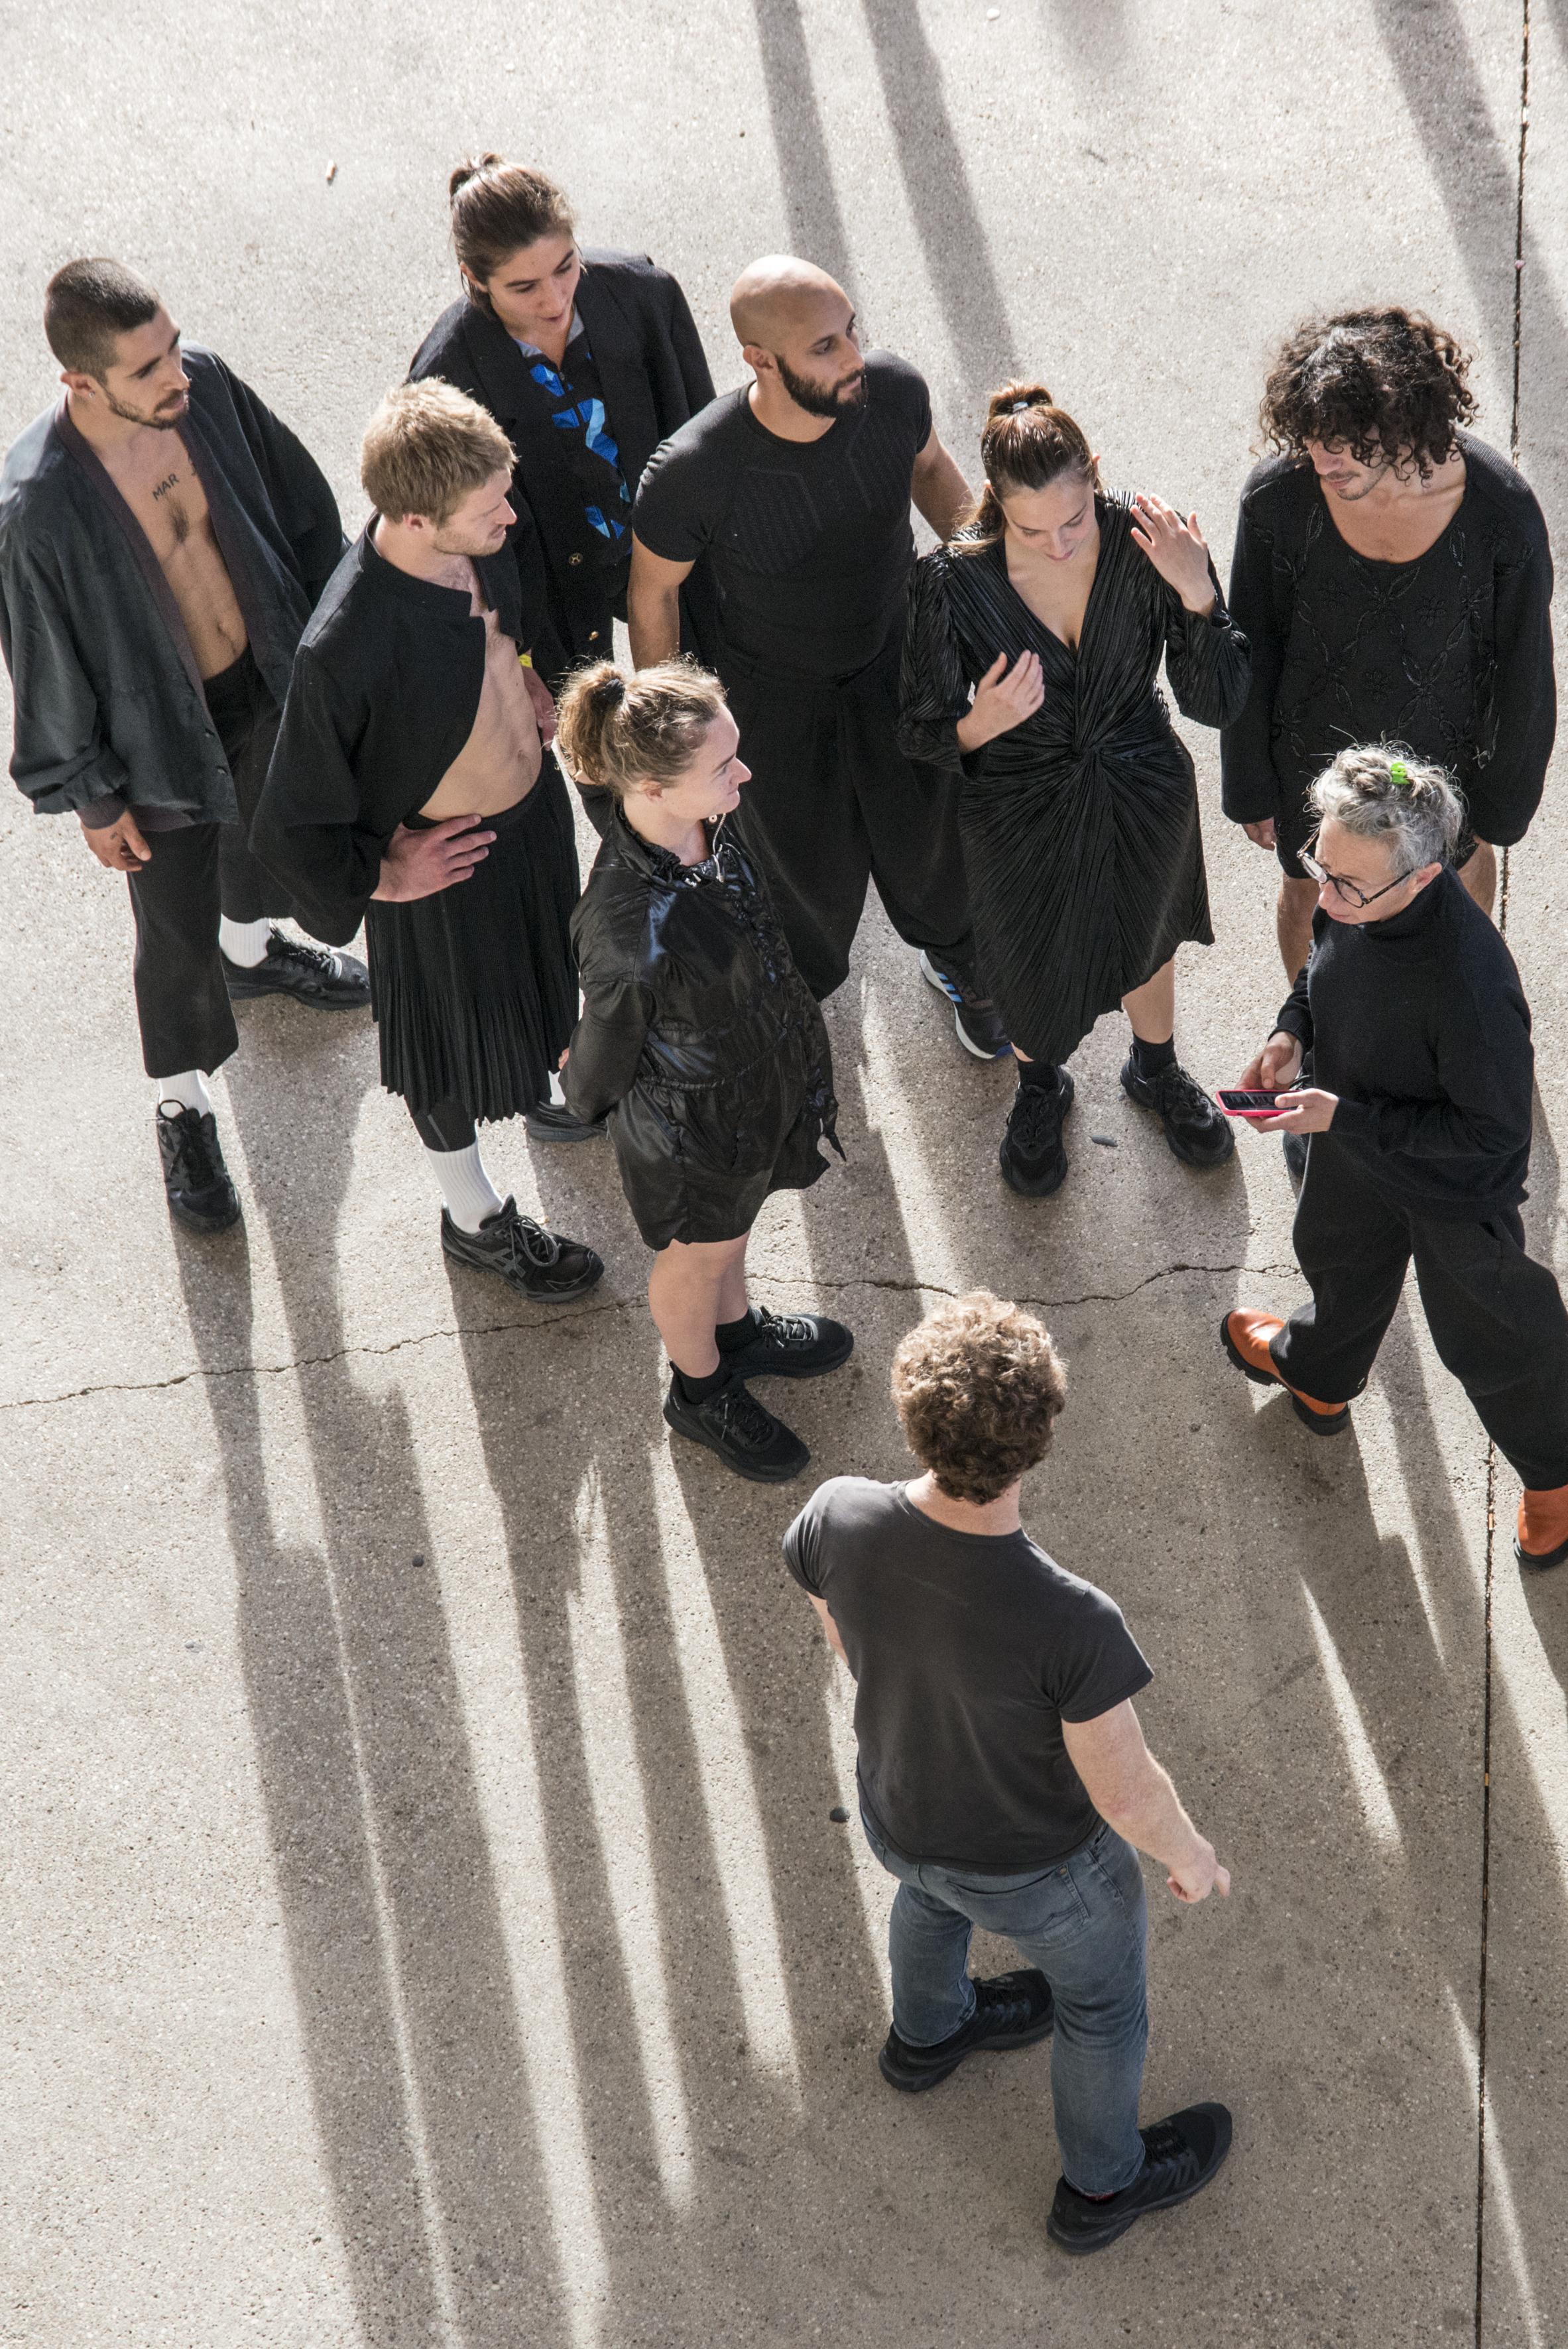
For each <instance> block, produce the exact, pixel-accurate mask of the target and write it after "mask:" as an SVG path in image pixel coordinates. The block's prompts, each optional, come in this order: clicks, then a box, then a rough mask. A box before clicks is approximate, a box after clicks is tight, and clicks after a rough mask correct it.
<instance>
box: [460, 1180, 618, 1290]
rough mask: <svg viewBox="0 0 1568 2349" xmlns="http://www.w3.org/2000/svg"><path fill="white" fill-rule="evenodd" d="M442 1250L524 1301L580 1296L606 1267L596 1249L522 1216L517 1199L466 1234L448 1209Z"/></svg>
mask: <svg viewBox="0 0 1568 2349" xmlns="http://www.w3.org/2000/svg"><path fill="white" fill-rule="evenodd" d="M441 1246H442V1247H444V1248H445V1249H446V1251H447V1254H448V1255H449V1257H452V1258H453V1259H454V1260H455V1261H456V1262H457V1263H459V1264H471V1265H472V1266H473V1267H474V1268H475V1269H476V1270H477V1271H480V1272H499V1273H500V1277H501V1278H502V1279H503V1280H504V1281H505V1282H506V1285H507V1287H508V1288H515V1289H516V1290H517V1292H518V1294H519V1296H521V1297H534V1298H541V1297H542V1298H548V1299H552V1300H559V1299H562V1298H563V1297H581V1296H582V1295H583V1291H584V1290H585V1289H589V1288H593V1284H594V1282H595V1281H596V1280H599V1279H601V1278H603V1271H604V1268H603V1264H602V1263H601V1262H600V1260H599V1258H598V1257H596V1256H595V1255H594V1253H593V1249H592V1248H591V1247H585V1246H584V1245H583V1241H581V1240H569V1239H566V1238H564V1237H562V1234H561V1233H560V1232H551V1231H546V1229H545V1227H544V1226H543V1225H542V1224H536V1223H534V1222H533V1221H532V1220H531V1217H530V1216H520V1215H519V1214H518V1212H517V1201H516V1200H515V1199H509V1200H508V1201H507V1203H506V1205H505V1206H504V1207H502V1208H501V1210H500V1214H499V1215H494V1216H486V1218H485V1220H484V1222H483V1223H482V1224H481V1225H480V1227H479V1229H478V1231H477V1232H465V1231H464V1229H463V1228H462V1226H461V1225H460V1224H454V1223H453V1221H452V1219H451V1217H450V1216H449V1214H448V1213H447V1210H446V1209H445V1207H443V1208H442V1209H441Z"/></svg>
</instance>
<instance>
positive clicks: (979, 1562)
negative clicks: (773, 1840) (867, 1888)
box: [784, 1476, 1153, 1876]
mask: <svg viewBox="0 0 1568 2349" xmlns="http://www.w3.org/2000/svg"><path fill="white" fill-rule="evenodd" d="M784 1557H785V1559H786V1561H787V1563H788V1565H789V1571H790V1573H791V1574H792V1575H793V1576H794V1577H795V1579H796V1581H797V1582H799V1584H800V1586H801V1588H803V1589H805V1590H809V1591H810V1593H811V1594H812V1596H813V1597H814V1598H817V1599H825V1600H826V1602H827V1606H828V1611H829V1613H830V1615H831V1616H832V1618H833V1620H834V1622H835V1623H836V1624H837V1625H838V1627H839V1637H840V1638H841V1640H842V1641H843V1643H844V1651H845V1653H846V1654H847V1655H848V1657H849V1660H850V1669H851V1671H852V1672H853V1673H854V1676H855V1736H856V1739H857V1741H858V1743H859V1746H860V1762H859V1771H858V1775H859V1779H860V1789H861V1801H862V1802H863V1803H864V1805H865V1807H866V1810H867V1812H868V1814H869V1816H870V1817H871V1819H872V1824H873V1825H874V1826H876V1827H877V1828H878V1829H879V1831H880V1832H881V1834H882V1837H883V1839H884V1840H885V1841H886V1842H887V1843H888V1844H890V1845H891V1846H892V1849H893V1850H894V1851H897V1852H901V1853H902V1854H903V1857H905V1858H906V1859H926V1860H933V1861H935V1862H936V1863H937V1864H939V1865H940V1866H943V1867H946V1868H975V1870H977V1871H979V1872H983V1873H985V1874H988V1875H995V1876H1009V1875H1016V1874H1019V1873H1021V1872H1022V1870H1024V1869H1025V1868H1047V1867H1049V1865H1050V1864H1051V1862H1052V1861H1053V1860H1057V1859H1060V1858H1061V1857H1064V1855H1065V1854H1066V1853H1068V1852H1069V1851H1076V1850H1077V1849H1078V1846H1079V1845H1080V1844H1081V1843H1083V1842H1084V1841H1085V1840H1086V1838H1087V1837H1089V1836H1091V1835H1092V1834H1093V1833H1094V1830H1095V1828H1096V1827H1097V1826H1098V1825H1099V1813H1098V1812H1097V1811H1096V1809H1095V1807H1094V1805H1093V1804H1092V1803H1091V1802H1090V1801H1089V1798H1088V1794H1087V1793H1086V1792H1085V1790H1084V1785H1083V1781H1082V1779H1081V1778H1080V1777H1079V1776H1078V1772H1077V1771H1076V1770H1075V1769H1074V1768H1073V1765H1072V1763H1071V1761H1070V1759H1069V1758H1068V1750H1067V1746H1066V1744H1065V1742H1064V1740H1063V1737H1062V1726H1061V1725H1062V1723H1063V1722H1064V1721H1073V1722H1078V1721H1094V1720H1096V1719H1097V1718H1098V1717H1099V1714H1100V1713H1109V1712H1110V1710H1111V1709H1112V1707H1113V1706H1115V1705H1119V1704H1120V1703H1121V1702H1123V1701H1124V1699H1126V1698H1128V1697H1130V1696H1136V1695H1137V1693H1138V1692H1139V1690H1140V1689H1141V1688H1147V1687H1148V1685H1149V1682H1150V1680H1151V1679H1152V1678H1153V1674H1152V1673H1151V1672H1150V1669H1149V1666H1148V1664H1147V1663H1146V1662H1145V1661H1144V1659H1143V1656H1142V1654H1141V1653H1140V1650H1139V1648H1138V1645H1137V1642H1136V1641H1135V1640H1134V1639H1133V1637H1132V1635H1131V1633H1130V1631H1129V1630H1128V1629H1127V1626H1126V1624H1125V1623H1124V1622H1123V1621H1122V1619H1121V1609H1119V1607H1118V1606H1117V1605H1116V1603H1115V1601H1114V1600H1113V1599H1108V1598H1107V1597H1106V1595H1105V1593H1104V1592H1103V1591H1102V1590H1097V1589H1096V1588H1094V1586H1093V1584H1092V1583H1088V1582H1080V1581H1079V1580H1078V1577H1077V1576H1076V1575H1072V1574H1065V1573H1064V1572H1063V1571H1062V1568H1060V1567H1059V1566H1057V1563H1056V1561H1055V1559H1054V1558H1049V1557H1047V1556H1046V1553H1045V1551H1044V1550H1043V1549H1039V1548H1037V1547H1036V1545H1035V1544H1034V1543H1033V1542H1032V1541H1031V1540H1030V1539H1029V1537H1028V1536H1027V1534H1026V1533H1016V1534H960V1533H954V1532H953V1531H951V1530H950V1528H949V1527H948V1526H940V1525H938V1524H937V1523H936V1521H935V1519H934V1517H928V1516H924V1515H923V1512H922V1511H921V1510H919V1509H917V1508H916V1507H915V1506H914V1504H913V1501H911V1499H910V1498H909V1495H908V1494H907V1492H906V1491H905V1488H904V1487H903V1485H876V1484H873V1483H872V1481H871V1480H870V1478H869V1477H865V1476H835V1477H832V1478H831V1479H830V1481H829V1482H828V1483H827V1484H826V1485H820V1487H819V1488H818V1490H817V1491H816V1492H815V1493H813V1494H812V1495H811V1498H810V1500H809V1501H808V1502H807V1504H806V1506H805V1507H804V1508H803V1509H802V1510H801V1512H800V1514H799V1516H798V1517H797V1518H796V1520H795V1522H794V1524H793V1525H792V1526H790V1528H789V1532H788V1533H787V1534H786V1535H785V1537H784Z"/></svg>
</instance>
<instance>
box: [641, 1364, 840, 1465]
mask: <svg viewBox="0 0 1568 2349" xmlns="http://www.w3.org/2000/svg"><path fill="white" fill-rule="evenodd" d="M665 1419H666V1421H667V1422H668V1423H669V1424H670V1426H671V1427H673V1428H674V1429H675V1432H676V1434H677V1435H686V1436H689V1437H690V1438H691V1441H692V1442H693V1443H694V1444H707V1448H708V1450H709V1451H710V1452H717V1454H718V1456H719V1458H720V1459H721V1460H722V1461H723V1463H724V1464H725V1466H726V1467H727V1468H733V1469H734V1471H735V1473H736V1475H738V1476H746V1477H748V1478H749V1479H750V1481H751V1482H752V1484H754V1485H787V1484H788V1483H789V1479H790V1477H791V1476H798V1475H799V1474H800V1471H801V1469H802V1468H804V1467H805V1466H806V1465H807V1464H808V1462H809V1461H810V1457H811V1455H810V1453H809V1452H808V1451H807V1449H806V1447H805V1445H804V1444H802V1443H801V1441H800V1439H799V1436H798V1435H797V1434H796V1433H795V1432H794V1430H793V1429H792V1428H789V1427H786V1426H785V1424H784V1423H783V1421H782V1420H781V1419H775V1418H774V1416H773V1413H771V1412H770V1411H767V1410H765V1409H764V1408H763V1406H762V1404H761V1403H759V1402H758V1400H757V1397H756V1396H755V1395H754V1394H753V1393H752V1392H750V1390H749V1389H748V1388H747V1387H744V1386H743V1385H742V1384H741V1382H740V1381H739V1380H738V1379H730V1380H729V1381H727V1384H725V1385H724V1386H722V1387H720V1388H719V1390H718V1392H717V1394H710V1395H709V1396H708V1397H707V1399H706V1401H705V1402H687V1401H686V1397H685V1396H684V1395H683V1394H682V1392H681V1391H680V1385H679V1382H678V1381H676V1379H674V1378H672V1379H671V1381H670V1391H669V1392H668V1394H667V1395H666V1396H665Z"/></svg>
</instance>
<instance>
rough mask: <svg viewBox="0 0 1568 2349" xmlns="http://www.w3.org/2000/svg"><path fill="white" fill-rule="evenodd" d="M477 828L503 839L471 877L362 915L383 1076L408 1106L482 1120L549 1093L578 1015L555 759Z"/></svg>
mask: <svg viewBox="0 0 1568 2349" xmlns="http://www.w3.org/2000/svg"><path fill="white" fill-rule="evenodd" d="M415 821H416V823H417V822H418V819H415ZM482 828H483V829H484V830H485V831H487V832H493V833H495V839H494V840H493V841H492V842H491V843H490V853H489V854H488V855H487V856H486V857H485V859H484V861H483V863H482V864H479V865H478V866H476V868H475V870H474V872H473V874H472V875H471V877H470V878H469V880H467V881H459V882H457V883H456V884H455V885H453V886H452V887H451V888H450V889H442V890H439V891H438V893H437V894H436V895H435V896H433V897H418V898H416V899H415V900H414V902H413V904H412V905H378V904H376V903H372V905H370V907H369V908H368V911H367V912H366V921H365V930H366V940H367V942H368V945H369V949H370V1007H371V1011H372V1014H373V1016H374V1018H375V1019H376V1023H377V1030H378V1034H379V1038H380V1044H381V1081H382V1083H383V1084H384V1085H385V1086H386V1088H387V1092H391V1093H399V1094H401V1096H402V1098H403V1099H404V1100H405V1101H406V1102H407V1104H408V1107H409V1108H410V1109H411V1110H428V1109H434V1108H435V1107H436V1105H437V1103H438V1102H460V1103H461V1105H462V1107H463V1108H464V1109H466V1110H467V1111H468V1112H469V1116H470V1117H472V1118H474V1119H475V1120H476V1121H477V1122H478V1123H481V1124H482V1123H485V1122H487V1121H489V1120H493V1119H496V1118H504V1117H520V1116H521V1114H522V1112H524V1111H525V1110H526V1109H528V1108H529V1107H530V1106H531V1104H532V1103H533V1102H537V1101H542V1100H544V1099H546V1098H547V1097H548V1095H549V1092H550V1076H551V1071H552V1070H553V1069H554V1067H555V1065H556V1063H557V1061H559V1060H560V1058H561V1055H562V1051H563V1050H564V1049H565V1047H566V1044H567V1042H568V1041H569V1040H570V1038H571V1034H572V1030H573V1026H574V1025H575V1023H576V1019H577V971H576V965H575V963H574V961H573V954H572V944H571V939H570V937H569V936H568V932H567V924H568V922H569V921H570V919H571V916H572V908H573V905H575V904H576V902H577V895H578V876H577V843H576V838H575V835H574V833H573V825H572V809H571V803H570V802H569V801H568V799H567V796H566V786H565V784H564V783H563V782H562V779H561V771H560V769H559V768H558V767H557V766H556V763H555V761H554V760H553V759H552V758H551V757H549V756H548V754H547V755H546V757H545V761H544V763H543V766H542V769H541V771H540V776H539V781H538V782H537V783H536V784H535V785H534V787H533V789H532V791H531V792H530V793H529V795H528V797H527V798H526V799H525V800H521V801H520V802H519V803H518V805H517V806H516V807H512V808H508V809H507V810H506V812H505V813H504V814H503V815H497V816H487V817H486V818H485V820H484V824H483V827H482Z"/></svg>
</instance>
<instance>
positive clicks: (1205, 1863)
mask: <svg viewBox="0 0 1568 2349" xmlns="http://www.w3.org/2000/svg"><path fill="white" fill-rule="evenodd" d="M1062 1737H1063V1741H1064V1742H1065V1744H1066V1745H1067V1749H1068V1759H1069V1760H1070V1761H1071V1763H1072V1765H1073V1768H1074V1769H1075V1770H1076V1771H1077V1772H1078V1776H1079V1777H1080V1778H1081V1779H1082V1780H1083V1784H1084V1791H1085V1793H1086V1794H1087V1795H1088V1798H1089V1801H1090V1802H1091V1803H1092V1804H1093V1805H1094V1806H1095V1809H1096V1810H1097V1811H1098V1812H1099V1815H1100V1817H1101V1818H1102V1819H1103V1820H1104V1821H1105V1823H1106V1825H1107V1826H1111V1827H1114V1828H1115V1829H1116V1832H1117V1834H1118V1835H1120V1836H1125V1837H1127V1840H1128V1842H1129V1843H1130V1844H1136V1845H1137V1847H1138V1848H1139V1850H1140V1851H1146V1852H1147V1853H1148V1854H1149V1856H1150V1859H1157V1860H1158V1861H1159V1862H1160V1864H1161V1867H1162V1868H1164V1870H1165V1880H1166V1882H1167V1884H1168V1885H1169V1886H1170V1888H1171V1891H1172V1892H1173V1893H1174V1894H1175V1896H1176V1898H1177V1899H1178V1900H1206V1899H1208V1897H1209V1895H1210V1893H1211V1892H1219V1893H1222V1894H1224V1893H1228V1892H1229V1891H1230V1889H1231V1871H1230V1869H1229V1868H1222V1867H1221V1865H1220V1863H1219V1861H1218V1860H1217V1859H1216V1858H1215V1857H1214V1847H1213V1845H1212V1843H1209V1842H1207V1841H1206V1840H1205V1838H1204V1837H1202V1836H1201V1835H1200V1834H1199V1833H1198V1830H1197V1828H1196V1827H1195V1826H1193V1825H1192V1822H1191V1819H1190V1818H1189V1817H1188V1816H1187V1814H1186V1812H1185V1811H1184V1810H1183V1809H1182V1807H1181V1797H1180V1796H1179V1795H1178V1794H1177V1792H1176V1789H1175V1787H1174V1786H1173V1785H1171V1778H1170V1774H1169V1773H1168V1772H1167V1771H1165V1770H1162V1769H1161V1766H1160V1764H1159V1763H1158V1762H1157V1761H1156V1760H1155V1759H1154V1756H1153V1754H1150V1751H1149V1748H1148V1746H1147V1745H1146V1744H1144V1742H1143V1731H1142V1729H1141V1728H1140V1725H1139V1720H1138V1715H1137V1713H1134V1711H1133V1709H1132V1700H1131V1699H1130V1698H1128V1699H1127V1700H1126V1701H1125V1702H1123V1703H1121V1704H1118V1705H1113V1706H1112V1707H1111V1709H1110V1711H1109V1713H1099V1715H1097V1717H1096V1718H1095V1719H1094V1720H1093V1721H1064V1722H1063V1723H1062Z"/></svg>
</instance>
